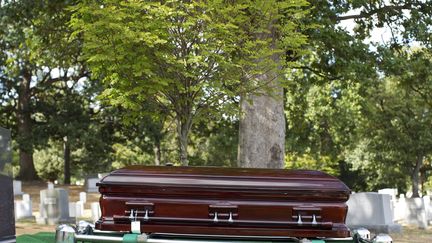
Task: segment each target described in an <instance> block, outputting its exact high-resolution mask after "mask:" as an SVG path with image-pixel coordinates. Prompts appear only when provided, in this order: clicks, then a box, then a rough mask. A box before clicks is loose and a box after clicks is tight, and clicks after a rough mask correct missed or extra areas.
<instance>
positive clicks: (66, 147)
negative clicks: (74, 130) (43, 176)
mask: <svg viewBox="0 0 432 243" xmlns="http://www.w3.org/2000/svg"><path fill="white" fill-rule="evenodd" d="M63 158H64V184H65V185H70V183H71V168H70V167H71V149H70V142H69V141H68V137H67V136H66V137H64V143H63Z"/></svg>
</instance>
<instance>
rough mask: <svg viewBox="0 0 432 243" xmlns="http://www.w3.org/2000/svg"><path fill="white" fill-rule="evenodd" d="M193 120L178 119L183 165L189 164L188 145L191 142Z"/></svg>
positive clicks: (178, 134) (181, 161)
mask: <svg viewBox="0 0 432 243" xmlns="http://www.w3.org/2000/svg"><path fill="white" fill-rule="evenodd" d="M190 123H191V121H190V120H189V119H182V118H178V119H177V136H178V140H179V150H180V151H179V152H180V163H181V164H182V165H183V166H188V165H189V161H188V152H187V147H188V143H189V137H188V136H189V129H190Z"/></svg>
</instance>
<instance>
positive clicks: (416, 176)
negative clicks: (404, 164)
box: [411, 155, 423, 198]
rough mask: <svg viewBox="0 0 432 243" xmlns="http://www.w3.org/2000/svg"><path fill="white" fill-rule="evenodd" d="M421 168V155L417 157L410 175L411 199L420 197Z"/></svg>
mask: <svg viewBox="0 0 432 243" xmlns="http://www.w3.org/2000/svg"><path fill="white" fill-rule="evenodd" d="M422 166H423V155H421V156H418V157H417V160H416V164H415V166H414V170H413V173H412V175H411V182H412V193H413V194H412V197H413V198H414V197H420V193H419V191H420V187H419V186H420V168H421V167H422Z"/></svg>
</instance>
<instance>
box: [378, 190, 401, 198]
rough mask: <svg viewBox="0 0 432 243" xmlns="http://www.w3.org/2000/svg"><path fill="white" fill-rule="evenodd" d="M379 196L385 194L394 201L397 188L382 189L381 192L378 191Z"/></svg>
mask: <svg viewBox="0 0 432 243" xmlns="http://www.w3.org/2000/svg"><path fill="white" fill-rule="evenodd" d="M378 193H379V194H387V195H390V196H391V197H392V200H396V197H397V194H398V189H397V188H384V189H381V190H378Z"/></svg>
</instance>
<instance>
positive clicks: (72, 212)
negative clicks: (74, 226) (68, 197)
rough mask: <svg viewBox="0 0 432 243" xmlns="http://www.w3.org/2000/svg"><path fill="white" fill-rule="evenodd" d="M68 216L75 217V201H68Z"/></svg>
mask: <svg viewBox="0 0 432 243" xmlns="http://www.w3.org/2000/svg"><path fill="white" fill-rule="evenodd" d="M69 217H72V218H75V217H76V203H75V202H70V203H69Z"/></svg>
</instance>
